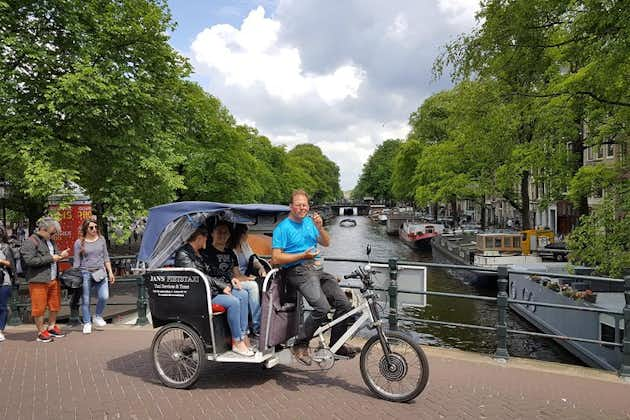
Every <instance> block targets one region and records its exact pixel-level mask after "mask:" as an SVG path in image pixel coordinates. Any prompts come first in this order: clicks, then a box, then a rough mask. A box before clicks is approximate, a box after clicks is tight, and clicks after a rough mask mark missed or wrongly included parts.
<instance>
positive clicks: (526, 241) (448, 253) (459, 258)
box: [431, 230, 549, 288]
mask: <svg viewBox="0 0 630 420" xmlns="http://www.w3.org/2000/svg"><path fill="white" fill-rule="evenodd" d="M542 238H545V240H542ZM548 241H549V238H548V233H547V232H544V231H535V230H529V231H523V232H521V233H519V232H486V233H478V234H476V235H473V234H462V235H450V236H447V235H443V236H439V237H436V238H433V239H432V241H431V248H432V251H433V257H434V259H435V260H437V261H445V262H448V263H452V264H461V265H468V266H474V267H478V268H480V269H484V268H485V269H496V268H497V267H498V266H501V265H505V266H509V265H515V264H518V265H522V266H529V265H532V264H540V263H542V258H541V257H540V256H539V255H538V254H537V250H538V248H537V247H538V246H539V244H543V243H544V244H546V243H547V242H548ZM453 274H454V275H455V276H456V277H459V278H461V279H462V280H464V281H465V282H467V283H470V284H471V285H474V286H477V287H481V288H496V273H494V272H488V271H483V270H480V271H476V270H473V271H466V272H462V271H461V270H460V271H453Z"/></svg>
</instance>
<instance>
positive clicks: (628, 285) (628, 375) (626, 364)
mask: <svg viewBox="0 0 630 420" xmlns="http://www.w3.org/2000/svg"><path fill="white" fill-rule="evenodd" d="M624 280H625V285H624V286H625V287H624V294H623V295H624V298H625V299H626V306H624V308H623V328H624V330H623V331H624V335H623V358H622V359H621V366H620V367H619V376H621V377H622V378H623V380H624V381H626V382H630V276H625V277H624Z"/></svg>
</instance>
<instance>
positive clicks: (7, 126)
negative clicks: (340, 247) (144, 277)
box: [0, 0, 341, 239]
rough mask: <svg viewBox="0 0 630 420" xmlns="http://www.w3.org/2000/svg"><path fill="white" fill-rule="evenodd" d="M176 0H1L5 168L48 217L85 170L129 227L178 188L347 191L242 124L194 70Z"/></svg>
mask: <svg viewBox="0 0 630 420" xmlns="http://www.w3.org/2000/svg"><path fill="white" fill-rule="evenodd" d="M174 28H175V24H174V22H173V21H172V20H171V15H170V12H169V10H168V7H167V5H166V2H165V1H164V0H129V1H111V0H85V1H81V2H77V1H69V0H38V1H34V0H30V1H29V0H11V1H0V44H1V45H2V48H3V49H2V57H1V59H0V76H1V77H0V104H2V106H1V107H0V144H2V147H0V159H1V161H2V162H3V165H2V166H1V167H0V178H3V179H6V180H8V181H9V182H10V183H11V185H12V190H13V196H12V199H11V200H9V201H8V203H7V204H8V205H9V206H11V208H12V209H14V210H17V211H23V212H24V213H25V214H26V215H27V216H28V217H29V218H30V219H36V218H37V217H38V216H40V215H41V214H42V212H43V211H44V210H45V208H44V207H45V205H46V200H47V197H48V196H49V195H50V194H51V193H53V192H56V191H58V190H60V189H62V188H63V187H64V185H66V183H67V182H68V181H74V182H76V183H77V184H79V185H81V186H82V187H83V188H85V190H86V192H87V194H88V195H89V196H90V197H91V198H92V200H93V203H94V204H93V207H94V209H95V211H96V212H97V213H98V214H100V215H102V216H105V217H107V218H108V219H109V220H110V222H111V223H112V224H113V231H114V232H115V233H117V234H118V235H119V236H120V238H121V239H124V237H125V235H126V234H128V226H129V225H130V222H131V220H132V219H134V218H136V217H138V216H139V215H141V214H144V213H146V210H147V209H148V208H149V207H151V206H154V205H157V204H162V203H165V202H169V201H173V200H176V199H187V200H213V201H227V202H260V201H266V202H280V201H286V200H287V199H288V196H289V192H290V190H291V188H298V187H299V188H306V189H307V190H308V191H309V192H311V193H313V194H314V196H315V197H317V199H320V200H333V199H336V198H339V197H340V196H341V191H340V188H339V168H338V167H337V166H336V165H335V164H334V163H333V162H331V161H330V160H328V159H327V158H326V157H325V156H323V155H322V153H321V151H320V150H319V149H318V148H316V147H314V146H310V145H303V146H298V147H296V148H295V149H294V151H292V153H286V152H285V150H284V148H283V147H277V146H273V145H271V143H270V142H269V140H268V139H266V138H264V137H263V136H260V135H259V134H258V133H257V132H256V130H254V129H251V128H249V127H245V126H239V125H237V124H236V122H235V120H234V118H233V117H232V115H230V113H229V111H228V110H227V109H225V107H224V106H223V105H222V104H221V103H220V101H219V100H218V99H216V98H214V97H213V96H212V95H209V94H207V93H206V92H204V91H203V89H201V87H199V86H198V85H197V84H195V83H192V82H190V81H187V80H186V78H187V76H188V75H189V73H190V66H189V64H188V62H187V61H186V59H184V58H183V57H182V56H180V55H179V54H178V53H177V51H175V50H174V49H173V48H172V47H171V46H170V45H169V43H168V35H167V34H168V32H169V31H172V30H174Z"/></svg>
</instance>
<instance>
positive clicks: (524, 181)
mask: <svg viewBox="0 0 630 420" xmlns="http://www.w3.org/2000/svg"><path fill="white" fill-rule="evenodd" d="M521 203H522V206H521V221H522V223H523V230H525V229H531V226H532V224H531V221H530V220H529V171H523V173H522V174H521Z"/></svg>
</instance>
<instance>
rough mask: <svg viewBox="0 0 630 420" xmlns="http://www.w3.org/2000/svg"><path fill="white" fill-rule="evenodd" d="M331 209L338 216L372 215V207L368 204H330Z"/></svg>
mask: <svg viewBox="0 0 630 420" xmlns="http://www.w3.org/2000/svg"><path fill="white" fill-rule="evenodd" d="M330 207H331V209H332V212H333V214H334V215H336V216H367V215H368V214H369V213H370V205H369V204H367V203H354V202H348V203H335V204H330Z"/></svg>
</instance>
